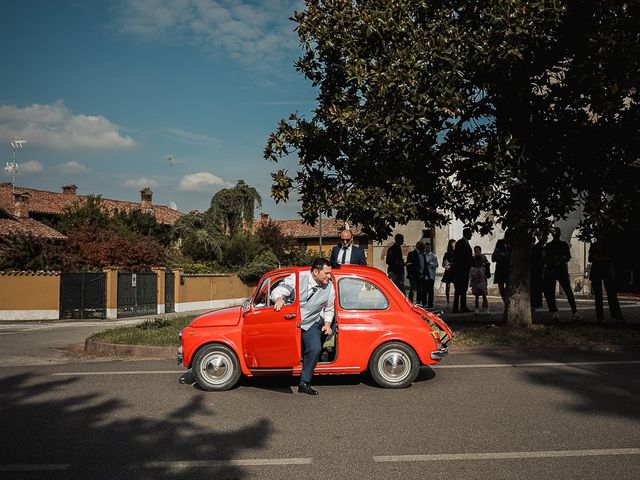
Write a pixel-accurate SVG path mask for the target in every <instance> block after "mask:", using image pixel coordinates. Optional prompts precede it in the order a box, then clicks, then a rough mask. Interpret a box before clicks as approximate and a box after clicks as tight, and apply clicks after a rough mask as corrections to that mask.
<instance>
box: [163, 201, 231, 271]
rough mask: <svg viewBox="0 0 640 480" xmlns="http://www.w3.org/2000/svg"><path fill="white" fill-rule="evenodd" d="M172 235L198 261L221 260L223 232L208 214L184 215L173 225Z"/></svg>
mask: <svg viewBox="0 0 640 480" xmlns="http://www.w3.org/2000/svg"><path fill="white" fill-rule="evenodd" d="M172 235H173V237H174V239H176V240H179V242H180V248H181V250H182V252H183V253H184V254H185V255H187V256H189V257H191V258H192V259H194V260H196V261H219V260H220V258H221V256H222V248H221V245H222V241H223V235H222V232H221V231H220V230H218V229H217V228H216V227H215V224H214V223H213V221H212V220H211V217H210V216H209V215H207V214H202V213H191V214H189V215H183V216H182V217H180V218H179V219H178V220H177V221H176V223H175V224H174V225H173V229H172Z"/></svg>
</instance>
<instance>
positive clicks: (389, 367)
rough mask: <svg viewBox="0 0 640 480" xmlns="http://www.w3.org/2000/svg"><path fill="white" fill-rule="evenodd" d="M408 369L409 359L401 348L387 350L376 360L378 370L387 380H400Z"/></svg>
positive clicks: (406, 373) (392, 381)
mask: <svg viewBox="0 0 640 480" xmlns="http://www.w3.org/2000/svg"><path fill="white" fill-rule="evenodd" d="M410 371H411V359H410V358H409V357H408V356H407V355H406V354H405V353H404V352H403V351H402V350H397V349H391V350H387V351H386V352H384V353H383V354H382V355H381V356H380V359H379V360H378V372H380V375H381V376H382V378H384V379H385V380H386V381H387V382H391V383H399V382H402V381H403V380H404V379H405V378H407V376H408V375H409V372H410Z"/></svg>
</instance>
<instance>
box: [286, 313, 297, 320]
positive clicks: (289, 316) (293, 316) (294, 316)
mask: <svg viewBox="0 0 640 480" xmlns="http://www.w3.org/2000/svg"><path fill="white" fill-rule="evenodd" d="M296 316H297V315H296V314H295V313H287V314H286V315H285V316H284V318H285V320H293V319H294V318H296Z"/></svg>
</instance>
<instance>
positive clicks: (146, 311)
mask: <svg viewBox="0 0 640 480" xmlns="http://www.w3.org/2000/svg"><path fill="white" fill-rule="evenodd" d="M156 313H158V277H157V276H156V274H155V273H154V272H140V273H118V318H124V317H138V316H141V315H155V314H156Z"/></svg>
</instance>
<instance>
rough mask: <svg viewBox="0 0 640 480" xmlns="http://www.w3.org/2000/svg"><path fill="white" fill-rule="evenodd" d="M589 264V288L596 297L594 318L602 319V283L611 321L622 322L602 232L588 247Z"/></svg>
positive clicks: (607, 249) (608, 247) (613, 273)
mask: <svg viewBox="0 0 640 480" xmlns="http://www.w3.org/2000/svg"><path fill="white" fill-rule="evenodd" d="M589 262H590V263H591V268H590V269H589V280H591V288H592V289H593V294H594V295H595V297H596V318H597V319H598V321H599V322H601V321H602V320H603V318H604V309H603V303H604V302H603V300H602V284H603V283H604V288H605V289H606V290H607V303H608V304H609V312H610V313H611V320H614V321H616V322H624V318H623V317H622V310H620V302H619V301H618V293H617V292H616V274H615V270H614V269H613V263H612V261H611V245H610V242H609V241H608V239H607V238H606V237H605V234H604V232H597V233H596V240H595V242H593V243H592V244H591V246H590V247H589Z"/></svg>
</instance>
